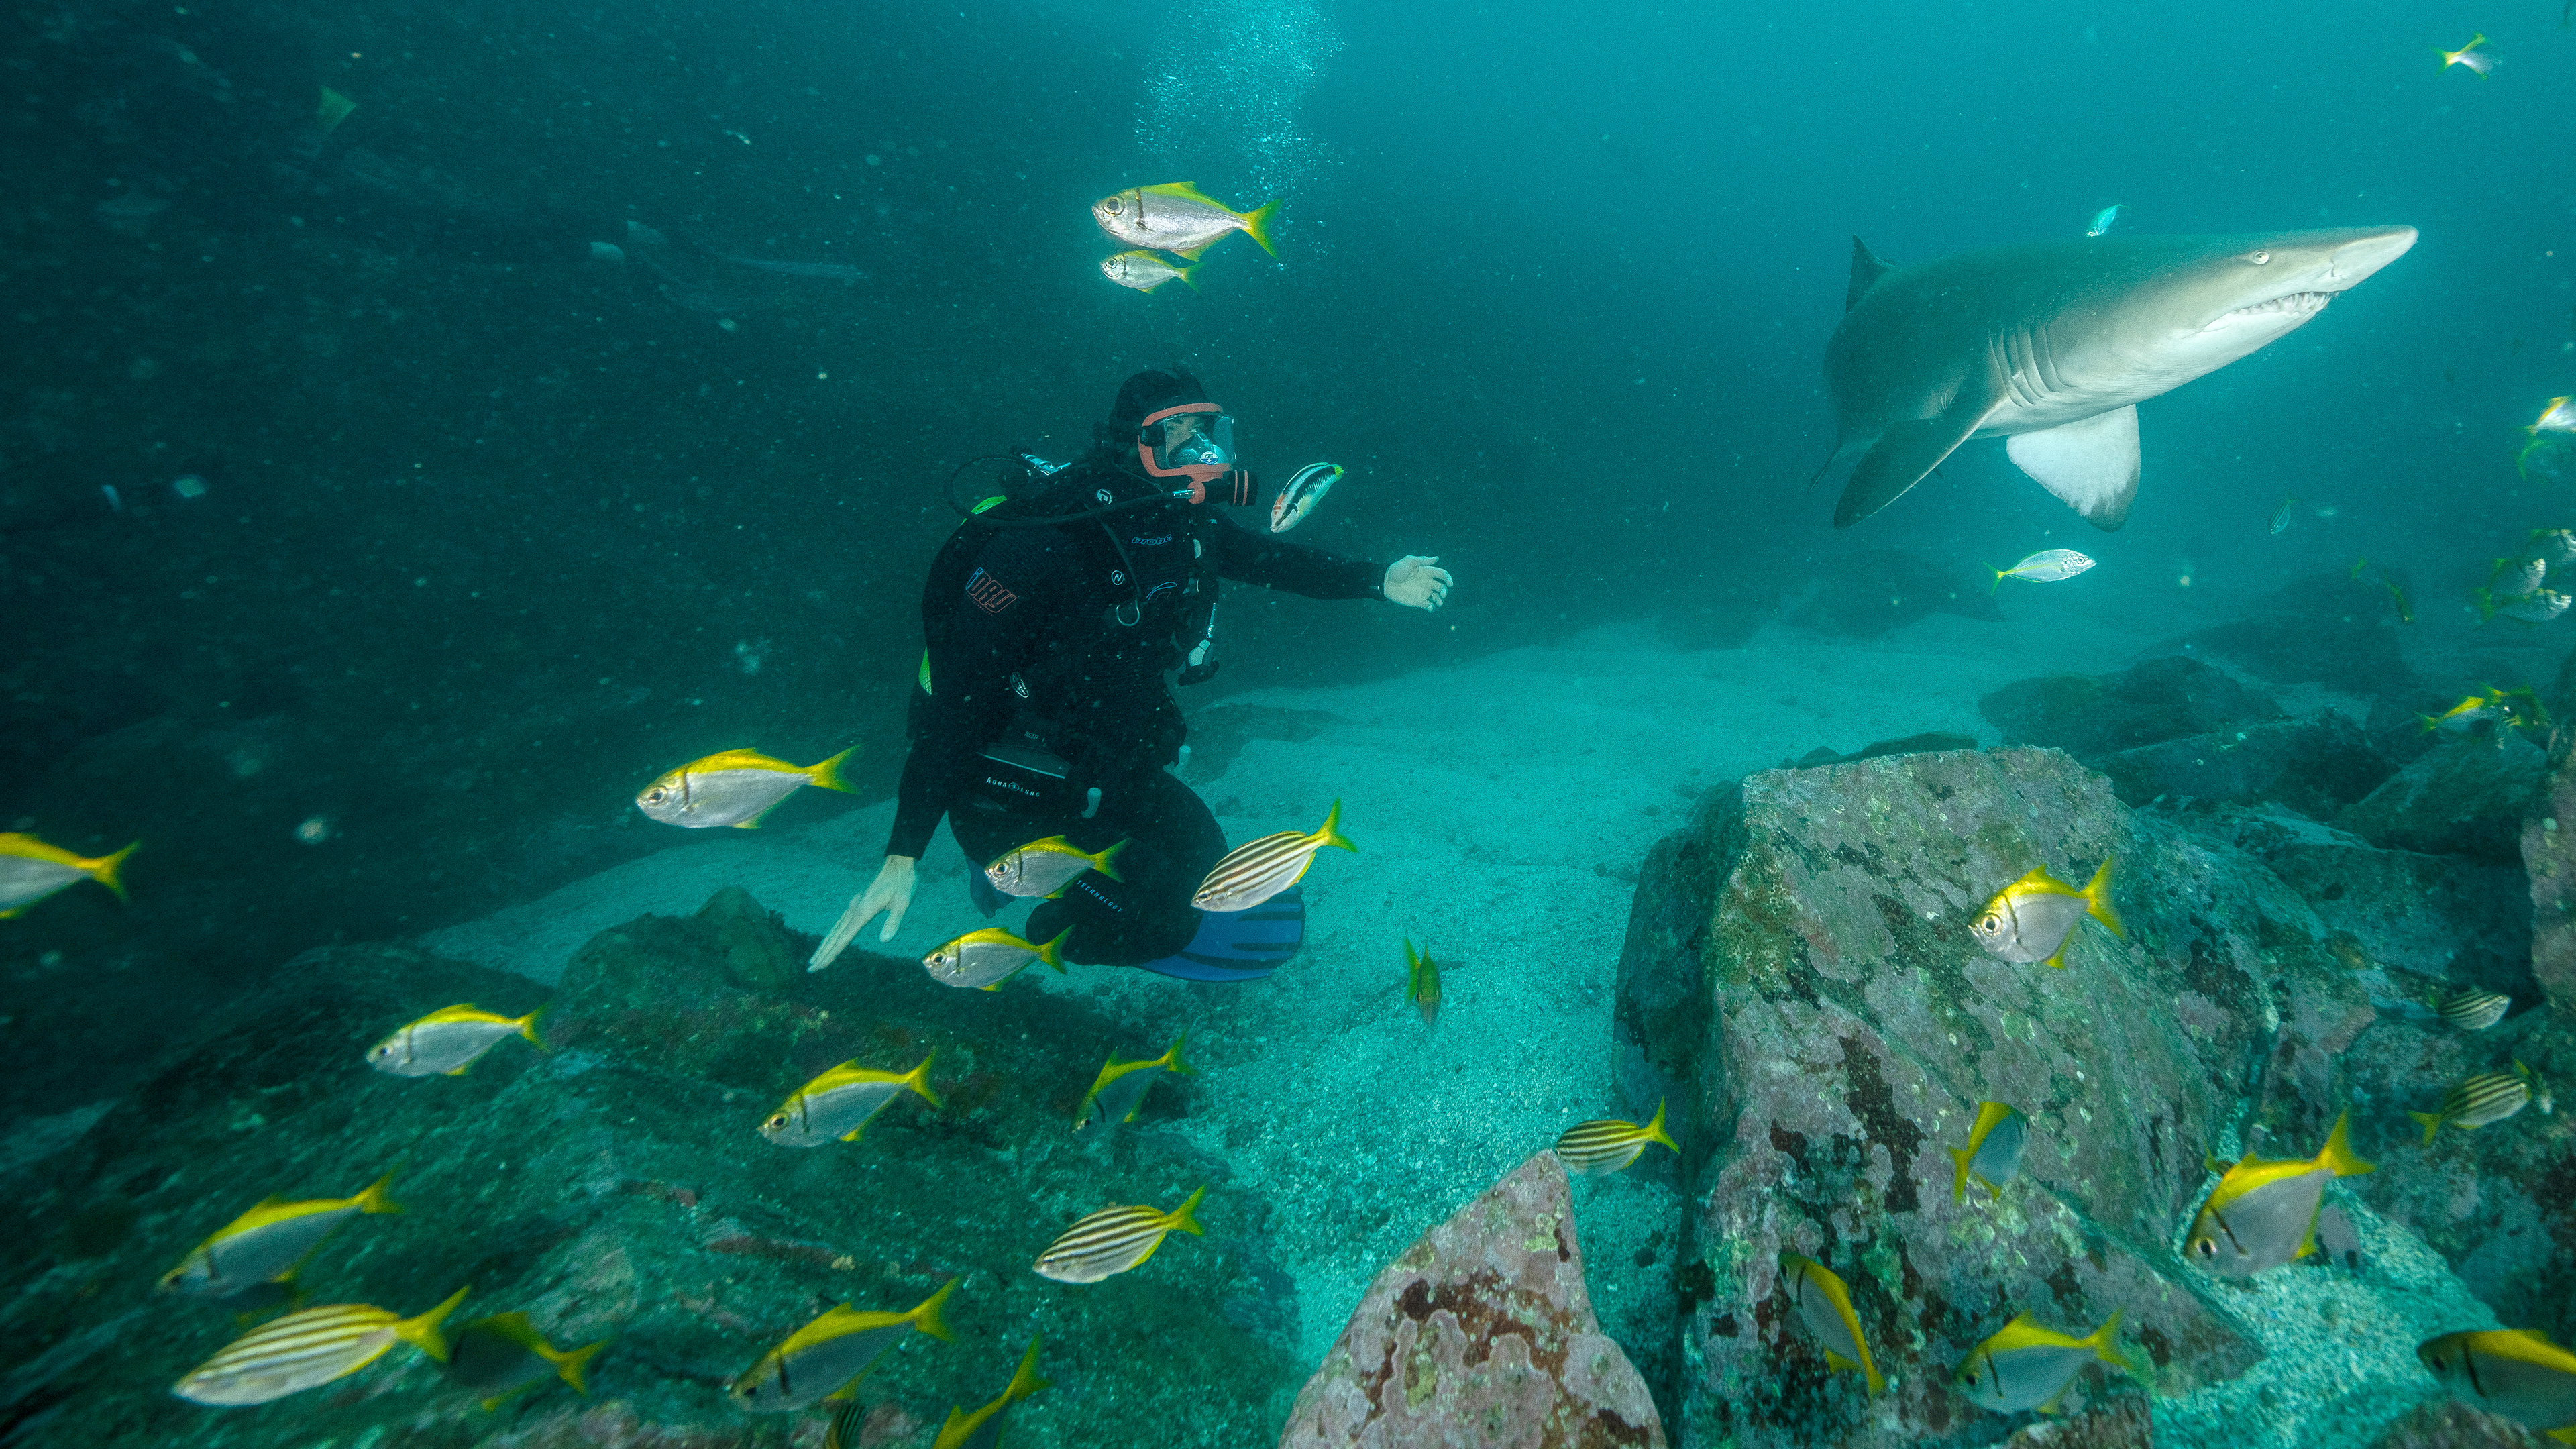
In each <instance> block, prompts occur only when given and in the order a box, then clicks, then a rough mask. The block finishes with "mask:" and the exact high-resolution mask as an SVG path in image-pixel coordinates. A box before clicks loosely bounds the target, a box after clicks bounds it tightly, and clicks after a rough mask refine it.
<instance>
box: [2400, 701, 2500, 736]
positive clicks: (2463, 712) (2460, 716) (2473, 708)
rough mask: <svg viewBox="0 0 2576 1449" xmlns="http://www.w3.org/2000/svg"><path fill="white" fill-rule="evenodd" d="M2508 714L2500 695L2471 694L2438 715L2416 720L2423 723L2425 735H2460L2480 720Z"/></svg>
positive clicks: (2418, 717) (2425, 716)
mask: <svg viewBox="0 0 2576 1449" xmlns="http://www.w3.org/2000/svg"><path fill="white" fill-rule="evenodd" d="M2510 712H2511V711H2510V709H2509V708H2508V707H2507V705H2506V704H2505V701H2504V698H2503V696H2501V695H2486V694H2472V695H2470V696H2469V697H2468V698H2466V699H2463V700H2461V701H2460V702H2459V703H2458V704H2455V705H2452V706H2451V707H2450V708H2449V709H2446V710H2444V711H2442V712H2441V713H2440V714H2439V715H2429V714H2423V715H2417V716H2416V718H2417V719H2419V720H2421V721H2423V726H2422V727H2423V729H2424V732H2425V733H2427V734H2430V733H2432V732H2433V731H2435V730H2442V731H2445V732H2446V733H2449V734H2462V733H2465V732H2467V730H2468V729H2469V727H2470V726H2472V725H2475V724H2477V723H2478V722H2479V721H2481V720H2490V719H2495V718H2497V717H2499V716H2502V715H2505V714H2509V713H2510Z"/></svg>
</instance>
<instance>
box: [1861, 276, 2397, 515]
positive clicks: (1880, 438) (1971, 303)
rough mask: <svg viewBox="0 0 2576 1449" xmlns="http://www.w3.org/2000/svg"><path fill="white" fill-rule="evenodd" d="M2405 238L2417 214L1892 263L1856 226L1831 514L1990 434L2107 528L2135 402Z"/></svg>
mask: <svg viewBox="0 0 2576 1449" xmlns="http://www.w3.org/2000/svg"><path fill="white" fill-rule="evenodd" d="M2414 244H2415V228H2413V227H2411V226H2368V227H2344V228H2338V229H2335V230H2331V231H2288V232H2273V233H2270V234H2267V235H2255V236H2099V237H2070V238H2068V239H2066V240H2064V241H2045V242H2025V243H2023V244H2021V245H2019V246H2004V247H1991V248H1988V249H1987V250H1984V251H1975V252H1965V253H1962V254H1961V255H1958V256H1954V257H1944V258H1942V259H1940V260H1939V261H1932V262H1924V263H1922V264H1920V265H1918V266H1911V267H1896V266H1890V265H1889V264H1887V263H1886V262H1882V261H1880V260H1879V259H1878V258H1877V257H1874V256H1872V255H1870V250H1869V248H1868V247H1866V246H1863V245H1862V244H1861V241H1860V238H1858V237H1854V238H1852V274H1851V290H1850V292H1849V293H1848V294H1846V295H1845V297H1844V299H1843V320H1842V324H1841V325H1840V326H1838V327H1836V328H1835V329H1834V336H1833V341H1832V342H1830V343H1828V344H1827V345H1826V347H1825V387H1826V390H1827V391H1828V392H1829V393H1831V395H1832V397H1833V404H1834V420H1835V436H1834V453H1833V458H1829V459H1827V460H1826V466H1827V467H1828V468H1830V467H1831V466H1832V465H1833V461H1834V459H1839V458H1841V457H1844V456H1846V455H1847V454H1849V453H1850V452H1852V451H1853V450H1855V449H1862V448H1866V449H1867V450H1868V451H1867V453H1865V454H1864V455H1863V456H1862V457H1861V460H1860V462H1859V463H1858V465H1856V466H1855V467H1854V468H1853V470H1852V475H1851V480H1850V482H1848V483H1847V484H1845V485H1844V487H1843V496H1842V500H1841V501H1840V502H1839V503H1837V504H1836V505H1835V506H1834V526H1835V527H1837V528H1848V527H1850V526H1851V525H1852V524H1855V523H1858V522H1859V521H1860V520H1862V519H1864V518H1867V517H1869V516H1870V515H1871V514H1873V513H1876V512H1877V511H1878V510H1880V509H1882V508H1885V507H1886V506H1887V505H1889V504H1890V503H1893V502H1895V501H1896V499H1897V497H1898V496H1899V495H1900V494H1902V493H1904V492H1905V490H1906V489H1908V488H1911V487H1913V486H1914V485H1915V484H1916V483H1918V482H1920V481H1921V480H1922V478H1923V475H1924V474H1926V473H1929V472H1931V471H1932V470H1933V469H1934V468H1935V467H1937V466H1939V464H1940V462H1941V460H1942V459H1944V458H1947V457H1948V456H1950V453H1951V451H1952V450H1953V449H1955V448H1957V447H1958V446H1959V445H1960V444H1961V443H1964V442H1966V441H1967V440H1968V439H1970V438H1993V437H2001V438H2003V439H2005V443H2004V451H2005V453H2006V454H2007V455H2009V456H2010V457H2011V458H2012V460H2013V462H2014V464H2015V465H2017V466H2018V467H2019V468H2020V469H2021V470H2022V471H2023V472H2025V473H2028V474H2029V475H2030V476H2031V477H2033V478H2036V479H2038V480H2039V482H2040V485H2041V486H2042V487H2044V488H2046V489H2047V490H2048V491H2049V492H2051V493H2054V494H2056V495H2057V496H2058V497H2060V498H2062V499H2064V500H2066V502H2067V503H2069V504H2070V505H2072V506H2073V507H2074V508H2075V510H2076V511H2077V512H2079V513H2081V514H2083V515H2084V516H2085V517H2086V518H2087V519H2090V520H2091V521H2092V522H2093V524H2094V525H2095V526H2096V527H2099V528H2104V529H2113V528H2118V527H2119V526H2120V525H2121V524H2122V523H2125V522H2127V521H2128V517H2129V504H2130V501H2131V500H2133V499H2134V498H2136V497H2137V493H2138V404H2139V403H2141V402H2144V401H2145V400H2147V399H2148V398H2151V397H2156V396H2159V395H2161V394H2163V393H2168V392H2171V391H2173V390H2174V389H2175V388H2177V387H2180V386H2182V385H2183V384H2184V383H2186V382H2189V381H2191V380H2192V379H2193V378H2195V377H2201V376H2204V375H2206V374H2209V373H2212V372H2216V371H2217V370H2218V369H2220V368H2222V367H2225V366H2226V365H2227V364H2229V363H2231V362H2234V361H2235V360H2236V359H2238V358H2240V357H2243V356H2245V355H2247V354H2249V353H2251V352H2254V351H2255V350H2256V349H2258V348H2261V347H2262V346H2264V345H2265V344H2267V343H2270V342H2274V341H2277V340H2278V339H2280V338H2282V337H2285V336H2287V335H2289V334H2290V333H2291V332H2293V331H2295V330H2297V329H2298V328H2299V327H2300V326H2302V325H2304V324H2305V323H2307V322H2308V321H2309V320H2310V319H2311V318H2314V317H2315V316H2316V315H2317V314H2318V313H2319V312H2322V311H2324V310H2325V308H2326V304H2327V303H2328V302H2331V301H2333V300H2334V298H2335V295H2336V294H2337V293H2339V292H2342V291H2344V290H2346V289H2348V288H2350V287H2353V286H2355V285H2357V284H2359V283H2360V282H2361V280H2362V279H2363V278H2365V277H2368V276H2369V275H2370V274H2371V273H2373V272H2376V271H2378V270H2379V269H2380V268H2381V267H2384V266H2386V265H2388V264H2389V263H2390V262H2393V261H2395V260H2397V258H2398V257H2400V256H2402V255H2404V254H2405V251H2406V249H2407V248H2408V247H2411V246H2413V245H2414ZM1818 476H1819V477H1821V476H1823V475H1822V473H1821V472H1820V473H1819V474H1818Z"/></svg>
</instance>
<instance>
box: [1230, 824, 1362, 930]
mask: <svg viewBox="0 0 2576 1449" xmlns="http://www.w3.org/2000/svg"><path fill="white" fill-rule="evenodd" d="M1341 823H1342V802H1341V801H1339V800H1336V801H1334V802H1333V808H1332V809H1331V810H1330V811H1329V812H1327V813H1326V814H1325V816H1324V828H1323V829H1321V830H1318V831H1316V832H1315V833H1313V834H1312V835H1309V834H1306V833H1305V832H1303V831H1298V830H1283V831H1280V832H1279V833H1278V834H1276V835H1265V836H1263V837H1261V838H1260V839H1259V840H1256V841H1254V842H1252V843H1251V844H1250V845H1246V846H1241V847H1238V848H1236V849H1234V850H1231V851H1228V852H1227V853H1226V857H1225V859H1223V860H1220V861H1218V862H1217V863H1216V869H1214V870H1212V871H1209V872H1208V873H1207V879H1205V880H1203V881H1200V882H1199V889H1198V894H1196V895H1194V896H1192V897H1190V904H1191V905H1194V906H1196V907H1198V908H1199V909H1200V910H1203V911H1248V910H1251V909H1252V908H1253V907H1254V906H1257V905H1259V904H1261V903H1262V902H1263V901H1266V900H1268V899H1270V898H1271V897H1272V896H1275V895H1277V894H1279V893H1280V892H1281V891H1284V890H1286V889H1288V888H1289V887H1290V886H1292V885H1295V884H1296V883H1297V882H1298V880H1299V879H1300V878H1301V877H1303V876H1304V875H1305V874H1306V867H1308V866H1310V865H1313V864H1314V863H1315V852H1316V851H1318V850H1321V849H1323V848H1324V847H1325V846H1327V845H1338V846H1340V847H1341V848H1342V849H1344V850H1350V851H1356V850H1358V849H1359V847H1358V846H1356V845H1353V844H1351V843H1350V842H1349V841H1348V840H1345V839H1343V838H1342V832H1341Z"/></svg>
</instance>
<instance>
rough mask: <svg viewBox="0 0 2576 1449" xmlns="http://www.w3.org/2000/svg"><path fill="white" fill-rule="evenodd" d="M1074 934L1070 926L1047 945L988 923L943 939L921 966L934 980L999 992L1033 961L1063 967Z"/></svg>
mask: <svg viewBox="0 0 2576 1449" xmlns="http://www.w3.org/2000/svg"><path fill="white" fill-rule="evenodd" d="M1072 934H1073V928H1072V927H1071V926H1067V927H1065V928H1064V929H1063V930H1062V931H1060V932H1058V933H1057V934H1056V938H1055V939H1054V940H1052V941H1049V942H1047V943H1046V944H1044V945H1039V944H1036V943H1034V942H1030V941H1023V940H1021V939H1020V938H1019V937H1017V936H1014V935H1012V934H1011V933H1010V932H1009V931H1006V930H1004V929H1002V928H1001V927H1000V926H986V927H985V928H984V929H982V930H980V931H969V932H967V933H966V934H965V935H963V936H960V937H958V938H957V939H956V940H954V941H947V942H942V943H941V944H940V945H938V946H937V947H934V948H933V949H932V950H931V953H930V954H929V955H927V956H924V957H922V958H921V969H922V970H924V971H927V972H929V973H930V975H931V979H932V980H935V981H939V982H942V983H945V984H947V985H950V986H971V987H973V988H975V989H976V990H978V991H999V990H1001V989H1002V983H1003V982H1005V981H1008V980H1009V979H1011V978H1012V977H1013V976H1016V975H1018V974H1019V972H1020V968H1021V967H1024V966H1026V965H1028V964H1029V963H1030V962H1032V961H1044V962H1045V963H1047V964H1048V965H1049V966H1052V967H1054V968H1055V969H1056V970H1057V971H1059V972H1061V971H1063V970H1064V957H1063V955H1062V954H1060V953H1061V951H1062V949H1063V946H1064V942H1065V938H1066V937H1068V936H1071V935H1072Z"/></svg>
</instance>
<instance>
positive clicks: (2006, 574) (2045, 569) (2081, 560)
mask: <svg viewBox="0 0 2576 1449" xmlns="http://www.w3.org/2000/svg"><path fill="white" fill-rule="evenodd" d="M2091 567H2093V560H2091V559H2089V558H2086V557H2085V556H2084V555H2082V554H2080V553H2077V552H2076V551H2075V550H2073V549H2071V548H2044V549H2041V550H2040V551H2039V552H2037V553H2034V554H2030V555H2028V556H2026V557H2024V558H2023V559H2022V561H2021V562H2019V563H2017V564H2014V565H2013V566H2012V567H2011V568H2008V569H1988V570H1986V572H1988V573H1990V574H1993V575H1994V576H1995V581H1994V582H1993V583H1992V584H1990V585H1988V586H1987V588H1986V592H1987V593H1990V594H1991V593H1993V592H1994V591H1995V590H1997V589H2000V588H2002V587H2003V586H2004V580H2006V579H2027V580H2029V581H2030V582H2032V583H2034V584H2054V583H2062V582H2064V581H2065V580H2067V579H2071V578H2073V577H2075V576H2076V575H2077V574H2080V573H2082V572H2084V571H2085V570H2086V569H2089V568H2091Z"/></svg>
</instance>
